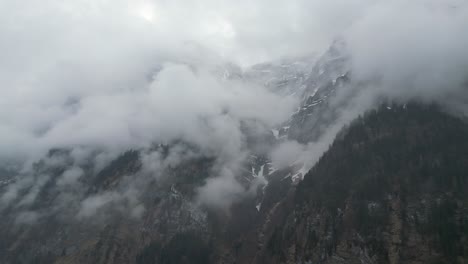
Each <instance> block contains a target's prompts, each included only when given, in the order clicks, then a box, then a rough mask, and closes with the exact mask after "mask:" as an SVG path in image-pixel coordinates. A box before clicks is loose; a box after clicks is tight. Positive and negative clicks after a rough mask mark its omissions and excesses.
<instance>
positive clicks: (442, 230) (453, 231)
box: [425, 199, 463, 261]
mask: <svg viewBox="0 0 468 264" xmlns="http://www.w3.org/2000/svg"><path fill="white" fill-rule="evenodd" d="M456 210H457V204H456V203H455V202H453V201H450V200H445V199H444V200H443V201H440V203H433V204H432V205H431V210H430V213H429V217H428V223H427V226H426V228H425V231H426V233H428V234H433V235H435V237H436V243H437V246H438V247H439V248H440V249H442V252H443V254H444V256H445V257H447V258H450V259H451V260H453V261H454V260H455V257H456V256H458V255H462V254H463V251H462V249H461V248H460V236H461V232H460V230H458V227H457V224H456V218H455V213H456ZM460 251H462V252H460ZM460 253H461V254H460Z"/></svg>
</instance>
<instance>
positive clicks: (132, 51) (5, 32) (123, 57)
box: [0, 0, 468, 223]
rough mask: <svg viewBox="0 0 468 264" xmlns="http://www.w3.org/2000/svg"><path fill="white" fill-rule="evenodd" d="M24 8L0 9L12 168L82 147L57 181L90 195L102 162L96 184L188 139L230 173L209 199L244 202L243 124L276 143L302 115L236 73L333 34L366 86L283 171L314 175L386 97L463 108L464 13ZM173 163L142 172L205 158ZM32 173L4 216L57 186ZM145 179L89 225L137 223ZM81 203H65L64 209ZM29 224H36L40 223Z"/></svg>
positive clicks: (252, 6) (172, 159) (104, 197)
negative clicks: (275, 133) (129, 217)
mask: <svg viewBox="0 0 468 264" xmlns="http://www.w3.org/2000/svg"><path fill="white" fill-rule="evenodd" d="M26 2H27V3H25V2H21V3H19V2H18V1H13V0H5V1H2V2H0V37H1V38H2V41H1V42H0V55H1V57H2V60H1V61H0V92H1V96H0V161H2V163H3V162H10V161H20V162H25V164H26V165H27V166H25V168H30V167H31V164H33V162H34V161H36V160H37V159H38V158H40V157H43V156H44V154H45V153H47V151H49V150H50V149H51V148H66V149H71V150H70V155H71V157H72V158H73V164H71V167H69V168H68V169H67V170H66V171H65V172H63V173H62V174H61V175H60V178H59V179H58V181H57V183H58V185H60V186H62V188H64V189H65V190H73V191H74V192H76V193H78V194H77V195H78V196H79V197H81V196H80V195H82V193H81V191H79V190H78V189H79V188H74V186H75V187H76V186H78V185H80V184H81V183H80V179H81V178H82V177H84V175H85V174H86V173H85V172H83V170H82V169H81V167H80V166H82V165H83V164H85V163H86V162H87V159H88V158H89V157H90V156H92V157H93V158H94V167H95V168H94V172H98V171H99V170H100V169H102V168H103V167H104V166H105V164H106V163H108V162H109V161H110V160H112V159H113V158H115V157H116V156H117V155H118V154H119V153H121V152H122V151H124V150H127V149H141V148H150V146H151V145H152V144H154V143H171V142H174V141H183V142H186V143H188V144H191V145H194V146H196V147H197V148H198V149H199V150H200V151H201V152H202V153H203V154H205V155H208V156H211V157H216V158H217V163H216V166H217V167H219V169H218V170H215V171H216V173H215V174H216V175H213V177H212V178H210V179H209V180H207V183H206V185H205V186H203V187H202V188H200V190H199V197H198V199H199V200H200V201H202V202H203V203H205V204H212V205H215V206H224V205H225V204H229V203H230V202H232V201H233V200H236V199H238V197H239V195H238V194H239V193H242V192H244V191H245V188H244V187H242V186H240V185H239V183H238V182H236V181H235V176H236V174H237V172H238V171H239V170H240V168H241V167H242V162H243V159H244V158H245V157H246V150H247V147H248V146H246V139H245V134H244V133H243V131H242V125H243V123H244V122H245V121H252V120H253V121H255V122H257V123H260V124H261V125H259V126H258V127H259V128H261V129H264V130H265V131H268V129H269V128H273V127H275V126H277V125H279V124H281V123H282V122H283V121H285V120H287V119H288V118H289V117H290V114H291V112H292V110H293V109H294V108H295V107H296V106H297V104H298V99H297V98H293V97H283V96H280V95H277V94H275V93H273V92H272V91H270V90H268V89H267V88H265V87H262V86H260V85H258V84H257V83H256V82H249V81H247V80H245V79H242V78H236V77H235V76H236V74H239V75H241V73H242V71H243V69H245V66H246V65H251V64H253V63H257V62H262V61H269V60H273V59H278V58H281V57H287V56H298V55H304V54H311V53H317V52H319V53H320V52H321V51H322V50H323V49H324V48H326V47H327V46H328V45H329V43H330V42H331V40H333V39H334V38H336V37H339V38H342V39H344V41H345V42H346V47H347V51H346V52H348V53H349V57H350V69H349V70H350V72H351V76H352V78H353V85H350V86H349V87H346V89H344V90H343V91H339V92H338V93H337V94H336V96H335V98H334V99H330V104H331V105H332V106H334V107H336V108H337V109H340V107H342V108H343V109H340V110H339V111H338V113H339V115H338V118H337V120H335V121H334V122H333V123H332V124H331V125H330V126H329V127H328V128H327V129H326V131H325V133H324V134H323V135H322V136H320V137H319V139H318V141H316V142H310V143H309V144H306V145H300V144H298V143H297V142H294V141H288V142H286V143H283V144H281V145H279V147H278V148H275V150H274V151H273V153H271V158H272V159H273V163H274V164H275V166H277V167H279V168H280V167H285V166H288V165H290V163H294V162H298V161H299V162H302V163H304V164H306V165H305V167H306V168H310V167H311V166H313V164H314V163H315V162H316V161H317V160H318V158H319V157H320V155H321V154H322V153H323V152H324V151H326V149H327V148H328V146H329V144H330V143H331V142H332V141H333V139H334V138H335V135H336V134H337V133H338V131H340V129H341V128H342V127H343V125H345V124H347V123H349V122H350V121H351V120H352V119H354V118H355V117H356V116H357V115H359V114H361V113H363V112H364V111H365V110H366V109H369V108H370V107H373V105H374V103H375V102H376V100H377V99H378V98H381V97H386V98H391V99H396V100H403V101H405V100H411V99H415V98H417V99H422V100H427V101H433V100H438V101H442V100H450V102H453V103H452V104H455V102H456V103H457V104H460V105H463V102H466V93H464V92H463V91H464V90H466V83H467V76H468V70H467V69H468V51H467V49H466V47H467V46H468V37H467V36H466V32H465V31H466V28H467V27H468V4H466V3H465V2H464V1H457V0H450V1H438V0H425V1H424V0H416V1H411V2H408V1H402V0H395V1H382V0H378V1H373V0H372V1H371V0H351V1H345V2H344V1H339V0H331V1H330V0H328V1H324V0H314V1H307V0H294V1H288V2H284V1H276V0H275V1H271V0H268V1H267V0H258V1H247V0H245V1H244V0H242V1H236V2H232V1H215V0H204V1H192V0H190V1H183V2H182V1H158V0H153V1H152V0H136V1H126V0H117V1H109V0H103V1H90V0H80V1H56V0H46V1H38V0H28V1H26ZM181 17H183V18H184V19H183V20H182V19H180V18H181ZM236 64H238V65H240V67H234V66H233V65H236ZM359 84H363V85H359ZM96 150H99V152H97V154H96V152H95V151H96ZM172 153H173V154H172V156H169V157H164V158H163V157H162V156H161V155H160V153H158V152H157V151H156V152H151V151H148V152H147V153H146V152H145V153H144V154H143V156H142V163H143V167H142V171H143V174H151V173H153V174H158V173H160V172H161V171H162V170H163V169H164V168H166V167H167V166H173V165H174V164H178V163H179V162H180V161H181V160H184V159H186V158H187V157H193V156H194V155H199V154H193V153H188V152H185V151H178V150H176V149H174V150H173V152H172ZM23 174H24V175H23V176H21V177H18V180H17V182H15V184H12V185H11V186H9V189H8V190H6V191H5V193H4V194H3V196H2V197H1V201H2V202H3V203H4V204H6V203H10V202H12V201H16V198H17V197H18V193H19V192H21V190H23V189H29V190H30V191H29V194H28V195H26V196H25V197H24V198H23V200H21V201H19V202H18V206H25V205H27V204H29V203H31V202H32V201H33V200H34V199H35V197H36V195H37V193H38V188H41V186H42V185H43V184H44V183H45V182H46V181H47V179H49V175H35V176H33V177H32V176H25V175H27V169H25V171H23ZM216 176H218V177H216ZM145 179H146V178H145ZM142 181H143V182H142V183H132V184H129V185H128V186H127V187H128V188H126V189H125V190H123V191H122V192H108V193H104V194H100V195H97V196H92V197H88V198H86V199H85V200H84V202H83V203H82V204H79V205H77V206H78V207H79V209H78V210H79V213H78V215H79V216H80V217H87V216H90V215H94V214H95V212H96V211H98V210H99V209H100V208H101V207H103V206H105V205H106V204H112V203H114V202H116V201H123V200H125V201H127V202H126V203H127V204H129V205H130V206H129V207H131V210H135V211H134V215H135V216H138V215H140V214H141V213H142V212H143V210H144V209H143V208H142V207H141V204H140V203H139V201H138V195H137V194H135V190H136V189H138V184H141V185H144V183H145V182H146V180H142ZM72 193H73V192H72ZM73 197H76V195H75V196H70V195H68V196H67V194H65V193H64V194H63V201H72V200H73ZM57 206H58V207H60V206H61V205H57ZM60 208H62V207H60ZM122 210H124V209H122ZM132 214H133V213H132ZM24 216H25V217H24V219H25V221H24V222H28V223H29V222H31V221H33V220H35V219H37V218H39V217H40V214H36V213H35V212H29V211H25V212H24ZM18 221H19V222H21V220H18Z"/></svg>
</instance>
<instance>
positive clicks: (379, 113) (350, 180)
mask: <svg viewBox="0 0 468 264" xmlns="http://www.w3.org/2000/svg"><path fill="white" fill-rule="evenodd" d="M467 172H468V125H467V124H466V123H464V122H463V121H461V120H460V119H458V118H456V117H453V116H450V115H448V114H446V113H444V112H442V111H440V110H439V109H438V108H437V107H436V106H434V105H431V106H421V105H418V104H415V103H413V104H408V105H406V106H404V107H403V106H397V105H393V106H392V107H391V109H388V108H387V107H386V106H382V107H381V108H380V109H378V110H373V111H371V112H369V113H367V114H366V115H365V116H364V117H363V118H358V119H357V120H356V121H355V122H354V123H353V124H351V125H350V127H349V128H347V130H346V131H345V132H344V133H343V136H342V137H341V138H338V139H337V140H335V142H334V143H333V145H332V146H331V151H328V152H327V153H325V154H324V156H323V157H322V158H321V159H320V161H319V162H318V163H317V166H315V167H314V168H313V169H312V170H311V171H310V172H309V173H308V174H307V175H306V176H305V179H304V181H303V182H301V184H300V185H299V186H298V191H297V197H296V198H297V200H298V201H299V202H312V203H316V204H320V205H323V206H325V207H327V208H330V209H331V210H335V209H336V208H337V207H342V206H343V205H344V200H345V199H346V197H348V196H349V195H353V196H354V197H355V198H356V199H358V200H369V201H380V200H382V199H384V198H385V195H387V194H391V193H392V192H393V191H394V189H395V188H396V189H399V190H400V191H401V192H402V193H405V194H408V195H417V194H419V193H421V192H444V191H452V190H453V191H455V192H456V194H457V195H464V190H466V187H467V186H466V185H467V184H466V181H467ZM323 190H328V191H326V192H324V191H323Z"/></svg>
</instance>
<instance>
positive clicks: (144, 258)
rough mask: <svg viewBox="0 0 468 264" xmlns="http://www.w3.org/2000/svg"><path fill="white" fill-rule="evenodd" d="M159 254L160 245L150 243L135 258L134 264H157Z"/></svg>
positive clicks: (154, 242)
mask: <svg viewBox="0 0 468 264" xmlns="http://www.w3.org/2000/svg"><path fill="white" fill-rule="evenodd" d="M160 254H161V243H159V242H158V241H152V242H151V243H150V244H149V245H148V246H146V247H145V248H144V249H143V250H142V251H141V252H140V254H138V256H137V257H136V264H154V263H158V262H157V261H158V259H159V255H160Z"/></svg>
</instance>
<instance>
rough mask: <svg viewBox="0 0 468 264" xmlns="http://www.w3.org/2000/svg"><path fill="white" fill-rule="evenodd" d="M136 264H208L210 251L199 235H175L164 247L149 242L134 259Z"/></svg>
mask: <svg viewBox="0 0 468 264" xmlns="http://www.w3.org/2000/svg"><path fill="white" fill-rule="evenodd" d="M136 263H137V264H156V263H161V264H184V263H185V264H189V263H190V264H209V263H211V262H210V249H209V247H208V245H207V244H206V243H205V241H203V240H202V239H201V238H200V236H199V235H197V234H196V233H193V232H186V233H181V234H177V235H175V236H174V237H173V238H172V239H171V241H169V243H167V244H166V245H165V246H164V247H162V246H161V244H160V243H159V242H157V241H153V242H151V243H150V244H149V245H148V246H146V247H145V248H144V249H143V250H142V251H141V252H140V254H138V255H137V257H136Z"/></svg>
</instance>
